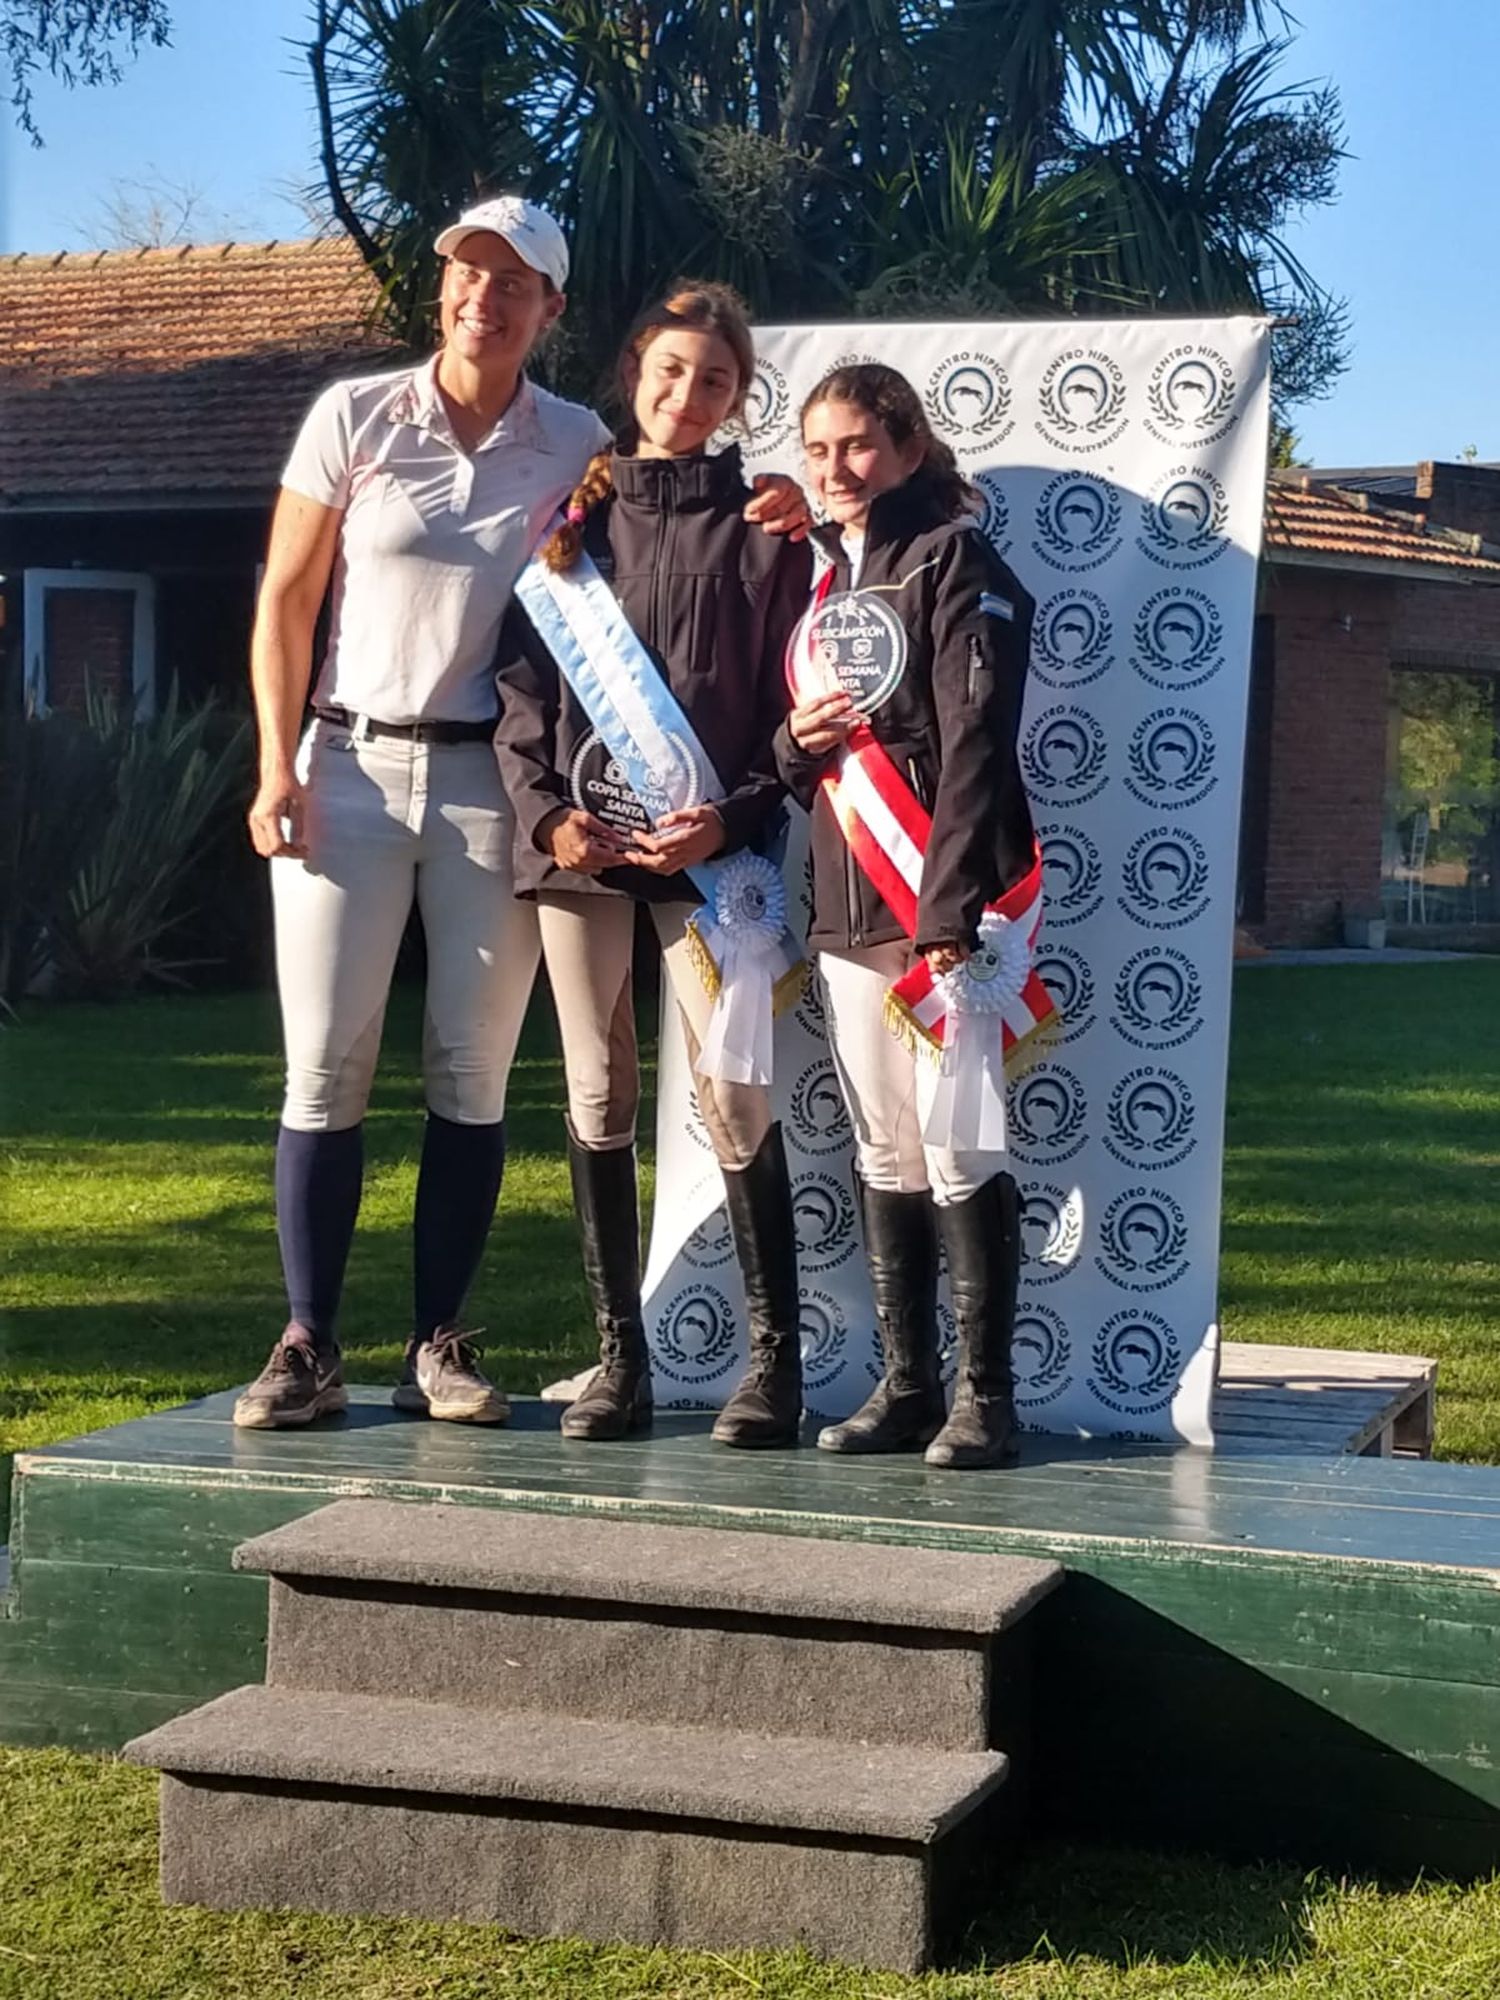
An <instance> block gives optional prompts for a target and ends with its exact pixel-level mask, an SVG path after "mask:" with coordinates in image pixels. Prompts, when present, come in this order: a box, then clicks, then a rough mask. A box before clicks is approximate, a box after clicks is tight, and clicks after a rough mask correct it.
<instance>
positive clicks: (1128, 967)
mask: <svg viewBox="0 0 1500 2000" xmlns="http://www.w3.org/2000/svg"><path fill="white" fill-rule="evenodd" d="M1179 957H1180V955H1179V954H1174V955H1173V959H1172V963H1173V964H1174V965H1176V966H1177V969H1178V971H1179V972H1180V973H1181V985H1180V988H1179V989H1178V998H1177V1001H1176V1003H1175V1005H1173V1006H1171V1007H1169V1008H1168V1009H1167V1011H1166V1013H1165V1014H1148V1013H1147V1012H1146V1010H1145V1009H1144V1008H1143V1007H1142V1006H1141V1005H1140V1003H1139V1001H1138V1000H1137V998H1136V995H1137V994H1138V993H1140V992H1142V991H1143V990H1149V988H1150V984H1151V980H1150V961H1149V960H1147V961H1146V962H1145V963H1144V964H1143V963H1141V961H1140V960H1138V959H1131V960H1129V961H1127V963H1126V964H1125V965H1123V966H1122V967H1121V968H1120V976H1119V978H1118V979H1117V980H1116V981H1115V1012H1116V1013H1117V1014H1118V1015H1119V1017H1120V1019H1121V1020H1122V1021H1126V1022H1128V1023H1129V1025H1130V1026H1131V1027H1132V1028H1134V1029H1135V1030H1136V1032H1137V1033H1138V1034H1142V1035H1173V1034H1175V1033H1176V1032H1177V1030H1178V1029H1179V1028H1180V1027H1182V1026H1184V1025H1185V1023H1187V1022H1188V1021H1190V1020H1191V1019H1192V1017H1193V1016H1194V1014H1196V1013H1197V1011H1198V1008H1199V1005H1200V1003H1201V1002H1202V999H1203V982H1202V980H1201V979H1200V978H1199V977H1198V968H1197V966H1196V965H1194V964H1193V962H1192V961H1191V959H1188V958H1180V963H1179ZM1161 984H1162V987H1163V990H1166V987H1167V982H1166V981H1165V980H1163V981H1162V982H1161Z"/></svg>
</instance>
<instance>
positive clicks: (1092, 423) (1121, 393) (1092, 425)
mask: <svg viewBox="0 0 1500 2000" xmlns="http://www.w3.org/2000/svg"><path fill="white" fill-rule="evenodd" d="M1100 372H1101V373H1104V372H1105V371H1103V370H1101V371H1100ZM1067 374H1068V370H1067V369H1066V368H1060V369H1055V370H1053V369H1049V370H1048V372H1047V378H1046V380H1045V381H1044V382H1043V383H1042V388H1041V405H1042V415H1043V416H1044V417H1045V418H1046V420H1047V422H1048V424H1049V425H1050V426H1051V427H1052V429H1053V430H1057V431H1062V432H1064V433H1065V434H1066V435H1068V436H1069V437H1074V436H1076V435H1077V434H1078V433H1079V432H1080V431H1082V432H1083V434H1084V436H1085V437H1098V436H1099V435H1100V433H1101V432H1103V431H1107V430H1108V429H1109V428H1110V426H1111V425H1112V424H1114V423H1116V422H1117V421H1118V419H1119V415H1120V412H1121V410H1122V409H1123V408H1124V407H1125V378H1124V377H1123V376H1122V375H1111V374H1105V379H1106V380H1107V381H1108V383H1109V394H1108V395H1107V396H1106V398H1105V400H1104V406H1103V408H1102V409H1100V410H1099V411H1097V412H1096V414H1095V415H1094V416H1092V417H1090V418H1089V420H1088V422H1087V423H1086V424H1081V423H1079V421H1078V419H1077V418H1076V417H1070V416H1069V415H1068V413H1067V411H1066V410H1065V409H1064V408H1063V406H1062V404H1061V403H1060V402H1059V401H1058V400H1057V384H1058V383H1059V382H1061V381H1063V380H1064V379H1065V378H1066V376H1067Z"/></svg>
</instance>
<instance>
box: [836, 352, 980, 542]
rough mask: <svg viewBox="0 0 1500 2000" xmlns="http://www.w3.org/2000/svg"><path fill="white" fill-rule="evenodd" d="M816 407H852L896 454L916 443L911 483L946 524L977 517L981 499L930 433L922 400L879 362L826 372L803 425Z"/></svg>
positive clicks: (949, 449) (948, 451) (948, 448)
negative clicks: (870, 420)
mask: <svg viewBox="0 0 1500 2000" xmlns="http://www.w3.org/2000/svg"><path fill="white" fill-rule="evenodd" d="M819 403H852V404H853V405H854V407H855V408H856V409H858V410H863V411H865V413H866V414H867V415H868V416H872V417H874V418H875V420H876V421H877V422H878V423H880V424H883V425H884V427H885V432H886V435H887V437H889V439H890V441H891V443H892V444H893V445H895V446H896V448H897V450H900V449H901V447H902V446H904V445H908V444H910V443H911V441H912V439H913V438H915V439H916V440H917V441H918V443H919V444H920V445H921V447H922V459H921V463H920V464H919V465H918V466H917V469H916V471H915V472H913V474H912V475H911V477H912V479H913V480H920V481H921V482H922V484H923V486H924V488H925V489H926V491H927V492H928V494H930V496H931V498H932V502H933V505H934V506H935V507H936V508H937V509H938V510H939V511H940V513H941V514H942V516H943V518H944V519H945V520H949V521H952V520H957V518H958V517H959V516H960V515H961V514H972V513H977V512H978V511H979V509H980V506H981V504H982V503H981V500H980V496H979V495H978V493H976V492H975V490H974V488H973V487H972V486H971V485H970V484H969V482H968V480H967V479H965V478H964V476H963V474H962V473H961V472H960V471H959V469H958V460H957V459H956V458H955V457H954V456H953V451H952V447H951V446H949V445H946V444H944V443H943V441H942V439H941V438H940V437H938V436H937V434H936V433H935V432H934V430H933V428H932V425H931V424H930V423H929V422H928V421H927V412H926V411H925V410H924V409H923V408H922V403H921V398H920V397H919V396H918V395H917V392H916V390H915V389H914V388H913V387H912V386H911V384H910V382H908V381H907V379H906V377H905V376H904V375H901V374H898V373H897V371H896V370H895V369H894V368H887V367H885V366H883V365H882V363H880V362H878V361H859V362H851V363H850V364H849V365H848V366H846V367H843V368H833V369H830V370H829V372H828V374H826V375H825V376H824V377H823V379H822V381H821V382H819V383H818V385H817V387H816V388H815V389H814V390H813V391H812V393H811V395H810V396H809V397H808V399H807V401H806V402H805V403H804V404H803V405H802V422H803V423H804V424H805V423H806V422H807V416H808V412H809V411H810V410H813V409H816V407H817V406H818V404H819Z"/></svg>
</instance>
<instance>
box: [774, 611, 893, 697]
mask: <svg viewBox="0 0 1500 2000" xmlns="http://www.w3.org/2000/svg"><path fill="white" fill-rule="evenodd" d="M793 643H794V644H799V643H800V644H803V645H805V646H807V647H808V649H809V650H810V651H811V652H813V653H815V654H816V655H817V656H818V657H819V658H820V659H821V660H822V663H823V665H824V667H825V668H827V669H828V671H829V672H831V673H833V674H834V675H836V677H837V679H838V683H839V686H840V687H841V688H842V689H843V690H844V692H845V694H847V695H848V697H849V699H850V700H851V701H852V702H853V704H854V707H855V711H856V713H857V714H859V715H873V714H874V712H875V710H876V709H877V708H879V707H880V706H881V704H882V703H883V702H885V701H888V700H889V699H890V697H891V695H892V694H894V692H895V691H896V689H897V688H898V687H899V686H900V684H901V676H902V674H903V673H905V671H906V656H907V637H906V627H905V626H904V625H903V624H902V623H901V620H900V619H899V618H898V617H897V616H896V614H895V612H894V611H892V609H891V607H890V605H889V604H887V603H886V601H885V599H884V598H883V597H877V596H876V595H875V593H874V592H873V591H869V590H842V591H840V592H839V594H838V595H837V596H836V597H830V598H827V599H826V600H825V601H824V602H823V603H822V604H821V605H819V606H818V607H817V608H816V609H815V610H814V611H811V612H810V613H809V614H808V624H807V627H806V630H805V633H803V634H799V636H798V639H797V640H795V641H794V642H793Z"/></svg>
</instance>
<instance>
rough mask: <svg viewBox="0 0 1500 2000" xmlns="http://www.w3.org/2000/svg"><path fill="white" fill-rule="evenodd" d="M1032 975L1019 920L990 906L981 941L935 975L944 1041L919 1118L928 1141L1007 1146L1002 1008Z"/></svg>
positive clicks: (958, 1148) (979, 1147)
mask: <svg viewBox="0 0 1500 2000" xmlns="http://www.w3.org/2000/svg"><path fill="white" fill-rule="evenodd" d="M1030 974H1031V946H1030V943H1029V942H1028V940H1027V936H1026V932H1025V930H1024V929H1023V928H1022V926H1021V925H1020V924H1017V923H1012V922H1011V920H1010V919H1009V918H1008V917H1002V916H999V915H997V914H996V913H995V912H993V911H990V912H987V913H986V914H985V915H984V916H983V917H982V918H981V919H980V922H979V942H978V948H977V949H976V950H975V951H974V952H972V953H971V954H970V956H969V957H968V958H967V959H965V961H964V963H963V964H962V965H959V966H956V967H955V968H954V969H953V971H952V972H947V973H944V975H943V976H942V978H941V979H939V980H937V981H936V982H935V989H936V991H937V992H938V993H939V994H940V995H941V997H942V1001H943V1010H944V1013H943V1047H942V1053H941V1056H940V1057H939V1062H938V1075H937V1080H936V1082H935V1084H934V1086H933V1090H932V1095H931V1097H930V1098H929V1099H928V1102H927V1107H926V1110H925V1112H924V1114H923V1118H922V1137H923V1139H924V1141H925V1142H926V1143H927V1144H928V1145H929V1146H945V1147H949V1148H951V1149H952V1150H953V1151H955V1152H960V1153H1003V1152H1004V1151H1005V1145H1006V1139H1005V1021H1004V1015H1005V1009H1006V1008H1007V1007H1008V1006H1009V1005H1010V1004H1011V1003H1012V1002H1013V1001H1015V1000H1016V999H1017V998H1018V997H1019V995H1020V992H1021V989H1022V988H1023V987H1024V986H1025V984H1026V982H1027V979H1028V978H1029V977H1030Z"/></svg>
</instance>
